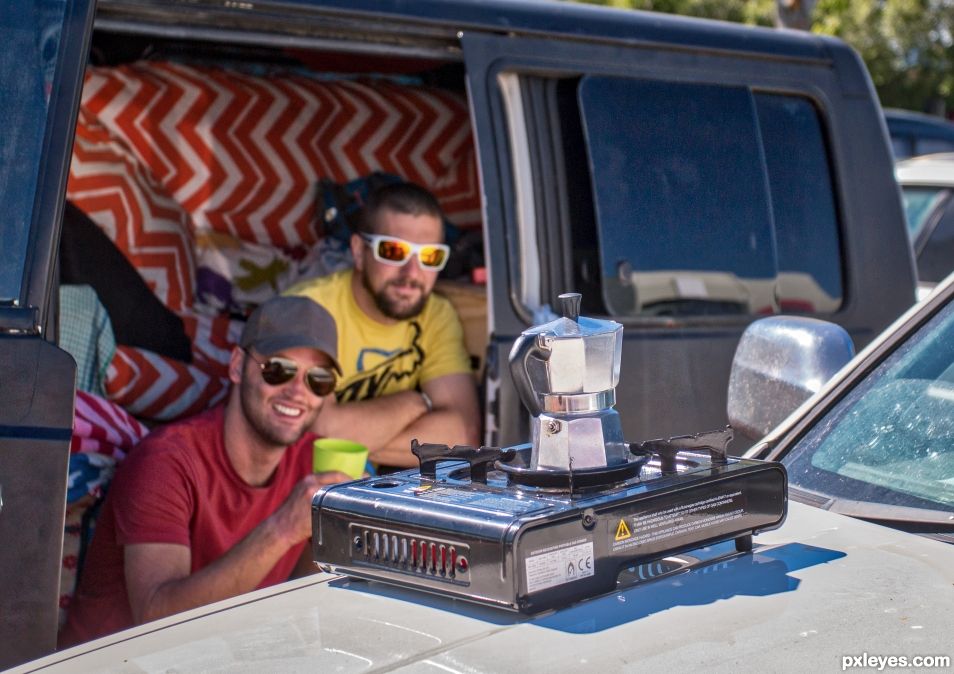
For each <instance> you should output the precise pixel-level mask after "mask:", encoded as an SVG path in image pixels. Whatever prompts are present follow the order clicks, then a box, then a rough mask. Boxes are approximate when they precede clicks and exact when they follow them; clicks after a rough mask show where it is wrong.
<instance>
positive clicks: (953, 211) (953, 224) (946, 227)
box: [917, 201, 954, 283]
mask: <svg viewBox="0 0 954 674" xmlns="http://www.w3.org/2000/svg"><path fill="white" fill-rule="evenodd" d="M917 263H918V278H919V279H920V280H921V281H926V282H928V283H940V282H941V281H943V280H944V278H945V277H946V276H947V275H948V274H950V273H951V272H952V271H954V201H948V203H947V204H946V206H945V207H944V213H943V215H941V218H940V220H938V223H937V225H936V226H935V227H934V229H933V230H932V231H931V235H930V236H929V237H928V239H927V241H925V242H924V243H923V245H921V246H920V250H919V251H918V259H917Z"/></svg>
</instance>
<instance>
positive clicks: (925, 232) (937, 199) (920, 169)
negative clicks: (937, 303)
mask: <svg viewBox="0 0 954 674" xmlns="http://www.w3.org/2000/svg"><path fill="white" fill-rule="evenodd" d="M895 175H896V176H897V179H898V184H899V185H901V195H902V197H903V202H904V213H905V216H906V218H907V221H908V234H909V235H910V238H911V244H912V247H913V249H914V257H915V261H916V262H917V272H918V280H919V283H920V287H919V297H921V298H923V296H924V291H925V289H929V288H931V287H933V286H934V285H935V284H936V283H938V282H939V281H941V280H942V279H943V278H944V277H945V276H947V275H948V274H949V273H950V272H951V271H954V201H952V199H951V195H952V194H954V153H950V152H948V153H942V154H930V155H924V156H921V157H914V158H911V159H906V160H904V161H900V162H898V163H897V165H896V167H895Z"/></svg>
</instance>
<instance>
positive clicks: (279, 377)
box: [245, 351, 337, 398]
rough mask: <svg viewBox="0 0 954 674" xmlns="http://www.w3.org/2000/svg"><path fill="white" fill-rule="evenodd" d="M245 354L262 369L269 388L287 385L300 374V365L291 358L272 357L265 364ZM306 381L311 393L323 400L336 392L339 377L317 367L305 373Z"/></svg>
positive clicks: (330, 371) (263, 377)
mask: <svg viewBox="0 0 954 674" xmlns="http://www.w3.org/2000/svg"><path fill="white" fill-rule="evenodd" d="M245 353H246V354H247V355H248V357H249V358H251V359H252V360H253V361H255V362H256V363H258V366H259V367H260V368H262V379H264V380H265V383H266V384H268V385H269V386H281V385H282V384H287V383H288V382H290V381H291V380H292V379H294V378H295V375H296V374H297V373H298V367H299V365H298V363H296V362H295V361H293V360H292V359H291V358H282V357H281V356H272V357H271V358H268V359H266V360H265V361H264V362H263V361H260V360H258V359H257V358H256V357H255V356H253V355H252V354H251V353H249V352H248V351H246V352H245ZM305 381H306V382H307V383H308V388H310V389H311V392H312V393H314V394H315V395H316V396H318V397H319V398H321V397H324V396H326V395H328V394H329V393H331V392H333V391H334V390H335V383H336V382H337V377H336V376H335V373H334V371H333V370H329V369H328V368H324V367H318V366H317V365H316V366H315V367H310V368H308V371H307V372H305Z"/></svg>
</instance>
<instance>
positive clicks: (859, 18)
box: [812, 0, 954, 114]
mask: <svg viewBox="0 0 954 674" xmlns="http://www.w3.org/2000/svg"><path fill="white" fill-rule="evenodd" d="M812 30H813V31H814V32H817V33H824V34H826V35H834V36H836V37H839V38H841V39H843V40H845V41H846V42H848V43H849V44H850V45H852V46H853V47H854V48H855V49H857V50H858V52H859V53H860V54H861V57H862V59H863V60H864V62H865V65H867V66H868V71H869V72H870V73H871V79H872V81H873V82H874V85H875V88H876V89H877V90H878V95H879V96H880V98H881V102H882V104H883V105H885V106H886V107H899V108H908V109H912V110H920V111H923V112H934V113H937V114H945V113H946V112H947V111H948V110H950V109H952V108H954V50H952V39H951V37H952V36H951V32H952V30H954V3H952V2H951V0H818V4H817V6H816V8H815V17H814V23H813V25H812Z"/></svg>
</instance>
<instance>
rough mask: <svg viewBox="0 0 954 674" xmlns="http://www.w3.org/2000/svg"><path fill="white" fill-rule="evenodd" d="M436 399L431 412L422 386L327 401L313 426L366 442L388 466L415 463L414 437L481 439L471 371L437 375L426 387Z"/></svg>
mask: <svg viewBox="0 0 954 674" xmlns="http://www.w3.org/2000/svg"><path fill="white" fill-rule="evenodd" d="M421 388H422V389H423V390H424V392H425V393H427V395H428V397H429V398H430V399H431V404H432V405H433V410H432V411H431V412H428V411H427V404H426V403H425V402H424V398H423V397H422V396H421V394H420V393H418V392H417V391H402V392H400V393H394V394H392V395H387V396H382V397H380V398H373V399H371V400H361V401H357V402H350V403H338V404H333V405H328V404H327V403H326V405H325V406H324V407H322V410H321V412H320V414H319V416H318V420H317V422H316V423H315V427H314V429H313V430H314V431H315V432H316V433H317V434H318V435H322V436H325V437H337V438H348V439H349V440H354V441H355V442H360V443H361V444H363V445H365V446H367V448H368V450H369V458H370V459H371V460H372V461H374V462H376V463H380V464H383V465H385V466H415V465H417V459H416V458H415V456H414V455H413V454H411V440H413V439H414V438H417V439H418V441H420V442H440V443H443V444H448V445H452V446H453V445H461V444H468V445H474V446H476V444H477V443H478V442H479V440H480V411H479V407H478V405H477V388H476V385H475V384H474V377H473V375H471V374H468V373H461V374H449V375H445V376H443V377H437V378H436V379H432V380H431V381H429V382H427V383H426V384H424V385H423V386H422V387H421Z"/></svg>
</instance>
